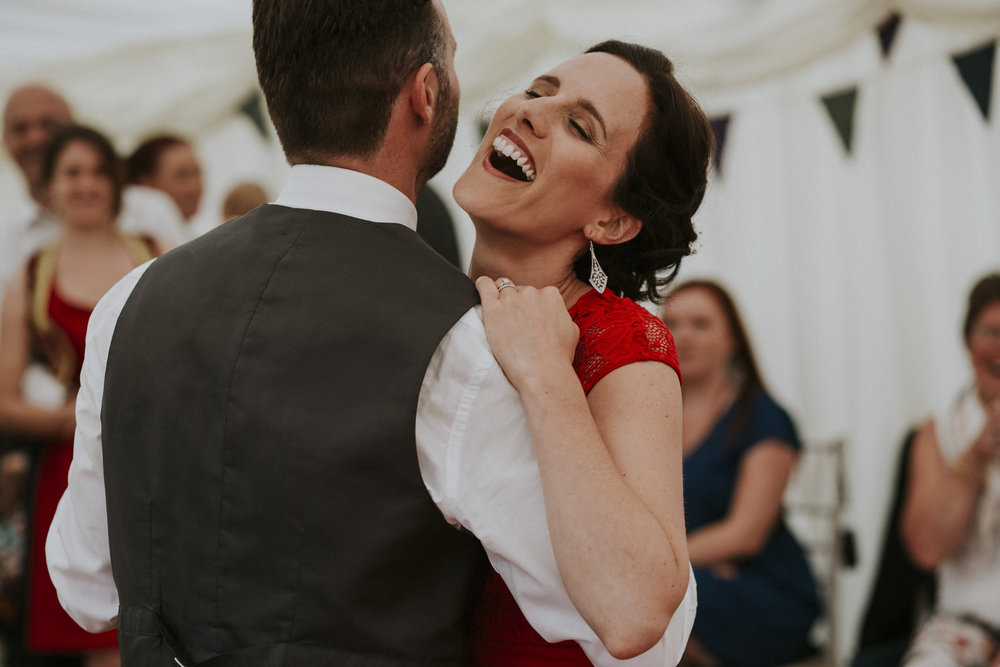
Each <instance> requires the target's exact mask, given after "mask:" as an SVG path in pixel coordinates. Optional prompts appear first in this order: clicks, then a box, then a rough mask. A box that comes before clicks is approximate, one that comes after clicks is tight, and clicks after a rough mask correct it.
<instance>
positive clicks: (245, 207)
mask: <svg viewBox="0 0 1000 667" xmlns="http://www.w3.org/2000/svg"><path fill="white" fill-rule="evenodd" d="M269 201H271V200H270V198H269V197H268V196H267V191H265V190H264V188H263V186H261V185H260V184H258V183H253V182H251V181H244V182H242V183H237V184H236V185H234V186H233V187H232V188H230V190H229V192H228V193H226V197H225V199H223V200H222V221H223V222H229V221H230V220H232V219H234V218H239V217H240V216H243V215H246V214H247V213H249V212H250V211H252V210H254V209H255V208H257V207H258V206H263V205H264V204H266V203H268V202H269Z"/></svg>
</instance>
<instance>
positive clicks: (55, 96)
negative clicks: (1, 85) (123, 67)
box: [0, 84, 183, 282]
mask: <svg viewBox="0 0 1000 667" xmlns="http://www.w3.org/2000/svg"><path fill="white" fill-rule="evenodd" d="M71 122H73V112H72V109H71V108H70V105H69V104H68V103H67V102H66V100H65V99H64V98H63V97H62V96H61V95H60V94H59V93H57V92H56V91H54V90H52V89H50V88H47V87H45V86H42V85H37V84H30V85H25V86H21V87H20V88H17V89H15V90H14V91H13V92H12V93H11V94H10V96H9V97H8V98H7V103H6V105H5V106H4V111H3V143H4V148H5V149H6V150H7V152H8V154H9V155H10V157H11V159H12V160H13V161H14V163H15V164H16V165H17V168H18V170H19V171H20V172H21V175H22V176H23V178H24V184H25V190H26V192H25V198H24V201H23V202H21V204H20V205H18V206H17V207H16V208H15V210H14V212H13V213H11V214H10V215H9V216H7V217H5V218H4V219H3V220H0V281H2V282H6V280H7V278H8V277H9V276H10V274H11V273H12V272H13V271H14V270H16V269H17V267H19V266H20V265H21V264H22V263H23V262H24V260H25V259H27V257H28V256H29V255H30V254H31V253H33V252H35V251H36V250H38V249H39V248H41V247H42V246H44V245H46V244H47V243H50V242H51V241H52V240H54V239H55V238H56V237H57V236H58V235H59V234H60V225H59V221H58V219H57V217H56V215H55V214H54V213H53V211H52V210H51V208H50V206H49V204H48V202H47V201H46V192H47V191H46V187H45V183H44V178H43V177H42V161H43V155H44V152H45V147H46V145H47V144H48V142H49V140H50V139H51V138H52V134H53V133H54V132H55V130H56V129H58V128H59V127H61V126H63V125H67V124H69V123H71ZM118 226H119V228H120V229H121V230H122V231H124V232H127V233H134V234H149V235H152V236H155V237H156V238H158V239H160V240H161V241H162V242H164V243H166V244H169V245H176V244H177V243H180V242H181V241H182V240H183V238H182V235H181V231H182V219H181V215H180V212H179V211H178V209H177V206H176V205H175V204H174V203H173V202H172V201H171V200H170V198H169V197H167V196H165V195H164V194H163V193H161V192H158V191H155V190H147V189H139V188H126V189H125V190H124V192H123V195H122V206H121V212H120V214H119V215H118Z"/></svg>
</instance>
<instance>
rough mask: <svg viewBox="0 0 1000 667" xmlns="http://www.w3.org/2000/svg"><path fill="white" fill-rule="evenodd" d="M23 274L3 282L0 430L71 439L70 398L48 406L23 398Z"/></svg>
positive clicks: (25, 293) (25, 292)
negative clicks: (5, 286) (52, 406)
mask: <svg viewBox="0 0 1000 667" xmlns="http://www.w3.org/2000/svg"><path fill="white" fill-rule="evenodd" d="M28 307H29V306H28V290H27V275H26V272H25V271H19V272H18V273H16V274H15V275H14V277H13V278H12V279H11V280H10V282H9V283H8V284H7V289H6V290H5V292H4V298H3V310H2V313H0V429H3V430H4V431H7V432H10V433H16V434H18V435H23V436H28V437H36V438H45V439H54V438H62V439H71V438H72V437H73V429H74V428H75V426H76V419H75V417H74V414H73V401H72V400H71V401H68V402H67V403H66V404H65V405H63V406H62V407H60V408H56V409H50V408H42V407H38V406H36V405H32V404H31V403H29V402H28V401H26V400H24V396H23V394H22V392H21V381H22V379H23V378H24V372H25V370H26V369H27V368H28V357H29V351H30V348H31V344H30V333H29V330H28Z"/></svg>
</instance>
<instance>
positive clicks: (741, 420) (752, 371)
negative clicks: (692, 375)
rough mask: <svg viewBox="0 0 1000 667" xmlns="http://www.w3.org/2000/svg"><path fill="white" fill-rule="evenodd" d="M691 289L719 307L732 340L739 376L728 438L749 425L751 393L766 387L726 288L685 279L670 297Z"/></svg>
mask: <svg viewBox="0 0 1000 667" xmlns="http://www.w3.org/2000/svg"><path fill="white" fill-rule="evenodd" d="M695 289H698V290H702V291H704V292H707V293H708V294H709V296H711V297H712V298H713V299H715V302H716V303H717V304H718V305H719V309H720V310H722V315H723V317H724V318H725V320H726V324H727V325H728V326H729V332H730V333H731V334H732V336H733V343H734V344H735V345H734V349H733V358H732V372H733V374H734V375H735V376H737V377H738V378H739V393H738V394H737V396H736V403H735V408H734V410H733V421H732V422H731V423H730V428H729V432H728V433H727V438H729V439H730V440H731V439H732V438H735V437H737V436H738V435H739V434H740V433H742V432H743V431H744V430H746V428H747V427H748V426H749V425H750V415H751V413H752V412H753V401H754V397H755V396H756V395H757V394H758V393H760V392H766V391H767V388H766V387H765V386H764V379H763V378H762V377H761V374H760V368H759V366H757V357H756V356H755V355H754V353H753V347H752V346H751V345H750V337H749V336H748V335H747V330H746V327H745V326H743V318H742V317H740V312H739V310H737V308H736V302H735V301H734V300H733V297H732V296H731V295H730V294H729V292H728V290H726V288H724V287H723V286H722V285H720V284H719V283H717V282H715V281H712V280H688V281H685V282H683V283H681V284H679V285H677V286H676V287H674V288H673V289H672V290H670V297H674V296H676V295H678V294H680V293H682V292H686V291H689V290H695ZM682 370H683V369H682Z"/></svg>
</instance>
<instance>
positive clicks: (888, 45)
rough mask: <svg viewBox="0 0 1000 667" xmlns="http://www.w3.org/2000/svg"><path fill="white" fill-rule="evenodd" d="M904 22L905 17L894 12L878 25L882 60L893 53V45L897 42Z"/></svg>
mask: <svg viewBox="0 0 1000 667" xmlns="http://www.w3.org/2000/svg"><path fill="white" fill-rule="evenodd" d="M902 22H903V17H902V16H900V15H899V14H897V13H896V12H893V13H891V14H889V16H887V17H886V18H885V20H884V21H882V22H881V23H880V24H879V25H878V41H879V44H880V45H881V46H882V58H888V57H889V53H891V52H892V45H893V42H895V41H896V33H897V32H898V31H899V24H900V23H902Z"/></svg>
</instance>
